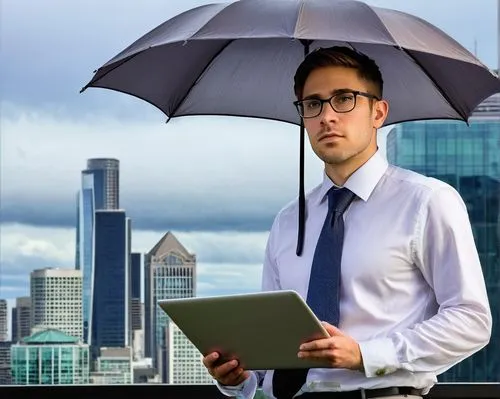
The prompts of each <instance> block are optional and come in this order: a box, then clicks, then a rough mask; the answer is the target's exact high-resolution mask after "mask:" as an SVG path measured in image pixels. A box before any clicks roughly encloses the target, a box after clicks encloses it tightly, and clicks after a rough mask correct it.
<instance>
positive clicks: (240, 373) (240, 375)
mask: <svg viewBox="0 0 500 399" xmlns="http://www.w3.org/2000/svg"><path fill="white" fill-rule="evenodd" d="M249 376H250V373H249V372H248V371H245V370H243V369H242V368H241V367H237V368H235V369H234V370H233V371H231V372H230V373H229V374H227V375H226V376H225V377H223V378H221V379H219V381H220V382H221V383H222V384H223V385H233V386H234V385H239V384H241V383H242V382H243V381H245V380H246V379H247V378H248V377H249Z"/></svg>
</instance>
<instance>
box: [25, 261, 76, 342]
mask: <svg viewBox="0 0 500 399" xmlns="http://www.w3.org/2000/svg"><path fill="white" fill-rule="evenodd" d="M30 280H31V281H30V286H31V304H32V308H31V310H32V311H31V326H32V332H33V333H35V332H37V331H43V330H47V329H57V330H60V331H62V332H64V333H66V334H68V335H71V336H73V337H76V338H78V339H81V338H82V337H83V329H82V326H83V323H82V273H81V271H80V270H74V269H50V268H47V269H39V270H34V271H32V272H31V279H30Z"/></svg>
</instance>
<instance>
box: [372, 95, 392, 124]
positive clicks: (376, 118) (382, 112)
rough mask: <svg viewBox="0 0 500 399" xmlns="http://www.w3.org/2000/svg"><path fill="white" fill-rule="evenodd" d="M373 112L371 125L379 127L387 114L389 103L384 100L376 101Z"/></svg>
mask: <svg viewBox="0 0 500 399" xmlns="http://www.w3.org/2000/svg"><path fill="white" fill-rule="evenodd" d="M373 107H374V110H373V111H374V112H373V127H374V128H375V129H379V128H380V127H381V126H382V125H383V124H384V122H385V120H386V118H387V115H388V114H389V103H388V102H387V101H385V100H380V101H376V102H375V104H374V106H373Z"/></svg>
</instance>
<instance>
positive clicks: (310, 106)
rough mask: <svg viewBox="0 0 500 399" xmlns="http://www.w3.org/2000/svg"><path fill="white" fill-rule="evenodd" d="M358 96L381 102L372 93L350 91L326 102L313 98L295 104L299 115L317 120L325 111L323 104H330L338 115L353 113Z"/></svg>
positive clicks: (332, 97) (338, 94)
mask: <svg viewBox="0 0 500 399" xmlns="http://www.w3.org/2000/svg"><path fill="white" fill-rule="evenodd" d="M358 96H363V97H366V98H371V99H375V100H377V101H380V98H378V97H377V96H374V95H373V94H370V93H364V92H362V91H356V90H349V91H342V92H340V93H337V94H334V95H333V96H331V97H330V98H327V99H326V100H322V99H320V98H311V99H307V100H300V101H294V102H293V104H294V105H295V107H296V108H297V111H298V113H299V115H300V116H301V117H302V118H315V117H317V116H318V115H320V114H321V112H322V111H323V104H324V103H330V106H331V107H332V108H333V110H334V111H335V112H337V113H340V114H343V113H346V112H351V111H352V110H353V109H354V107H356V99H357V97H358Z"/></svg>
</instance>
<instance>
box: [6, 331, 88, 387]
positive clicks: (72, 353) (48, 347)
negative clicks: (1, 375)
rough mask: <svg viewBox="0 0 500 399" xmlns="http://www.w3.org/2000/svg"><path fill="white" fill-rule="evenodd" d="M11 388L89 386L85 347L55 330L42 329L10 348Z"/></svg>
mask: <svg viewBox="0 0 500 399" xmlns="http://www.w3.org/2000/svg"><path fill="white" fill-rule="evenodd" d="M11 372H12V384H13V385H37V384H48V385H59V384H88V383H89V346H88V345H86V344H83V343H81V341H80V340H79V339H78V338H76V337H71V336H69V335H67V334H65V333H63V332H61V331H58V330H53V329H50V330H45V331H40V332H38V333H35V334H33V335H32V336H30V337H26V338H24V339H23V341H22V342H21V343H19V344H15V345H12V347H11Z"/></svg>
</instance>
